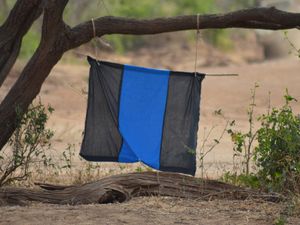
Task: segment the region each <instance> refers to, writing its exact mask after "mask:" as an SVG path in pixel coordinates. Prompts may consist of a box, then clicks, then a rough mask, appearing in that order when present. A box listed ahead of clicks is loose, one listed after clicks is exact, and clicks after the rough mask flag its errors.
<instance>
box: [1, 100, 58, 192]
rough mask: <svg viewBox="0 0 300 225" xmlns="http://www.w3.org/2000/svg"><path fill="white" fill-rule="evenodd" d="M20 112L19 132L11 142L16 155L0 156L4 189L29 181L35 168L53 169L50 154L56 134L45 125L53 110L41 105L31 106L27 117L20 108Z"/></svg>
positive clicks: (18, 113) (18, 110)
mask: <svg viewBox="0 0 300 225" xmlns="http://www.w3.org/2000/svg"><path fill="white" fill-rule="evenodd" d="M16 112H17V121H16V123H17V128H16V130H15V132H14V134H13V136H12V137H11V139H10V140H9V147H10V148H11V149H10V150H12V153H11V154H9V155H6V154H5V151H1V155H0V186H2V185H5V184H8V183H12V182H14V181H20V180H25V179H27V178H28V176H29V175H30V173H31V170H32V169H34V168H33V166H32V165H37V164H41V163H42V164H43V165H44V166H51V165H52V159H51V158H49V157H47V155H46V151H47V150H48V149H49V148H50V147H51V143H50V140H51V138H52V137H53V135H54V133H53V131H51V130H49V129H47V128H46V127H45V125H46V123H47V120H48V118H49V114H51V113H52V112H53V108H51V107H50V106H48V107H47V108H46V107H45V106H44V105H42V104H41V102H39V103H38V104H37V105H31V106H30V107H29V108H28V110H27V111H26V112H25V113H23V112H22V111H21V110H20V108H19V107H17V108H16ZM9 152H11V151H9Z"/></svg>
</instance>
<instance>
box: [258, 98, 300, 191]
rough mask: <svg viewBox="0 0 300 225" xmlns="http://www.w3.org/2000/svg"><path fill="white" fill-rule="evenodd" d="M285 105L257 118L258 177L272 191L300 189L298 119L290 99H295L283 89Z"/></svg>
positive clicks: (299, 135) (299, 130) (299, 134)
mask: <svg viewBox="0 0 300 225" xmlns="http://www.w3.org/2000/svg"><path fill="white" fill-rule="evenodd" d="M284 98H285V104H284V105H283V106H282V107H281V108H279V109H276V108H273V109H272V110H271V112H270V113H268V114H266V115H262V116H261V117H260V118H259V121H260V122H261V128H259V129H258V132H257V141H258V145H257V147H256V148H255V152H254V154H255V157H254V158H255V162H256V165H257V166H258V173H257V176H258V178H259V180H260V182H261V183H262V185H263V186H264V187H266V188H268V189H269V190H272V191H288V190H289V191H293V192H299V191H300V187H299V184H300V119H299V117H298V116H297V115H295V114H294V113H293V110H292V108H291V106H290V102H292V101H296V99H294V98H293V97H291V96H290V95H289V94H288V92H286V95H285V96H284Z"/></svg>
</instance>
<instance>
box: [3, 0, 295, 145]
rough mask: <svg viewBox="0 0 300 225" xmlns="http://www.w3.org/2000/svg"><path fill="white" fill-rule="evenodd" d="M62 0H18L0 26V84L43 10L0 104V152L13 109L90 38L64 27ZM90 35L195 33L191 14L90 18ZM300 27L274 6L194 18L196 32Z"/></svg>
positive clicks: (81, 28) (83, 27)
mask: <svg viewBox="0 0 300 225" xmlns="http://www.w3.org/2000/svg"><path fill="white" fill-rule="evenodd" d="M67 3H68V0H18V1H17V3H16V5H15V7H14V9H13V10H12V11H11V13H10V15H9V17H8V19H7V21H6V22H5V23H4V24H3V25H2V26H1V27H0V51H1V54H0V85H1V84H2V83H3V81H4V79H5V78H6V76H7V74H8V72H9V71H10V69H11V67H12V65H13V64H14V63H15V61H16V58H17V56H18V53H19V50H20V46H21V40H22V37H23V36H24V34H25V33H26V32H27V31H28V29H29V28H30V26H31V25H32V23H33V21H34V20H35V19H36V18H37V17H38V16H39V15H40V14H41V12H42V10H43V11H44V20H43V25H42V38H41V42H40V45H39V47H38V49H37V50H36V52H35V53H34V55H33V56H32V58H31V59H30V61H29V62H28V64H27V65H26V66H25V68H24V70H23V71H22V72H21V74H20V77H19V78H18V80H17V81H16V83H15V84H14V85H13V87H12V88H11V90H10V91H9V93H8V94H7V96H6V97H5V98H4V100H3V101H2V102H1V104H0V149H2V148H3V146H4V145H5V144H6V143H7V141H8V140H9V138H10V137H11V135H12V133H13V131H14V130H15V127H16V124H15V121H16V107H18V108H19V109H21V110H23V111H26V110H27V108H28V106H29V104H30V103H31V102H32V100H33V99H34V98H35V97H36V96H37V95H38V93H39V91H40V89H41V86H42V84H43V82H44V80H45V79H46V78H47V76H48V75H49V73H50V71H51V69H52V68H53V67H54V65H55V64H56V63H57V62H58V61H59V60H60V58H61V57H62V55H63V54H64V52H66V51H68V50H70V49H73V48H76V47H78V46H80V45H82V44H84V43H86V42H88V41H90V40H91V39H92V38H93V26H92V23H91V21H87V22H85V23H82V24H79V25H77V26H75V27H73V28H70V27H68V26H67V25H66V24H65V23H64V21H63V19H62V14H63V11H64V8H65V6H66V4H67ZM95 27H96V35H97V36H99V37H100V36H102V35H105V34H134V35H143V34H157V33H163V32H172V31H180V30H191V29H197V15H190V16H178V17H171V18H156V19H149V20H139V19H130V18H120V17H112V16H106V17H101V18H98V19H96V20H95ZM299 27H300V13H289V12H284V11H280V10H277V9H276V8H253V9H245V10H239V11H235V12H231V13H227V14H210V15H201V16H200V17H199V27H198V28H199V29H210V28H250V29H269V30H279V29H291V28H299Z"/></svg>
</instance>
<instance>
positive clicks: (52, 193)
mask: <svg viewBox="0 0 300 225" xmlns="http://www.w3.org/2000/svg"><path fill="white" fill-rule="evenodd" d="M36 185H38V186H39V187H40V188H41V189H28V188H11V187H7V188H1V189H0V205H7V204H10V205H11V204H26V202H27V201H37V202H43V203H52V204H70V205H78V204H91V203H99V204H104V203H114V202H124V201H128V200H130V199H131V198H133V197H138V196H152V195H155V196H172V197H180V198H191V199H202V200H212V199H231V200H233V199H236V200H245V199H248V198H253V199H262V200H266V201H273V202H278V201H281V200H283V197H282V196H281V195H279V194H275V193H274V194H266V193H262V192H259V191H256V190H250V189H246V188H242V187H237V186H234V185H230V184H226V183H223V182H220V181H216V180H204V179H203V180H202V179H200V178H194V177H191V176H186V175H182V174H178V173H167V172H142V173H130V174H120V175H115V176H109V177H105V178H103V179H101V180H99V181H96V182H91V183H87V184H82V185H73V186H60V185H51V184H40V183H36Z"/></svg>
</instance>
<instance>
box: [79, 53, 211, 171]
mask: <svg viewBox="0 0 300 225" xmlns="http://www.w3.org/2000/svg"><path fill="white" fill-rule="evenodd" d="M88 61H89V63H90V66H91V68H90V77H89V93H88V108H87V116H86V123H85V131H84V138H83V143H82V147H81V151H80V155H81V156H82V157H83V158H85V159H86V160H90V161H113V162H127V163H131V162H138V161H141V162H143V163H144V164H146V165H148V166H150V167H152V168H154V169H157V170H162V171H172V172H181V173H186V174H191V175H194V174H195V169H196V156H195V149H196V146H197V130H198V121H199V103H200V93H201V83H202V80H203V78H204V76H205V75H204V74H201V73H196V74H195V73H194V72H193V73H186V72H175V71H169V70H158V69H150V68H144V67H137V66H132V65H121V64H116V63H111V62H104V61H97V60H95V59H93V58H91V57H88Z"/></svg>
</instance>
